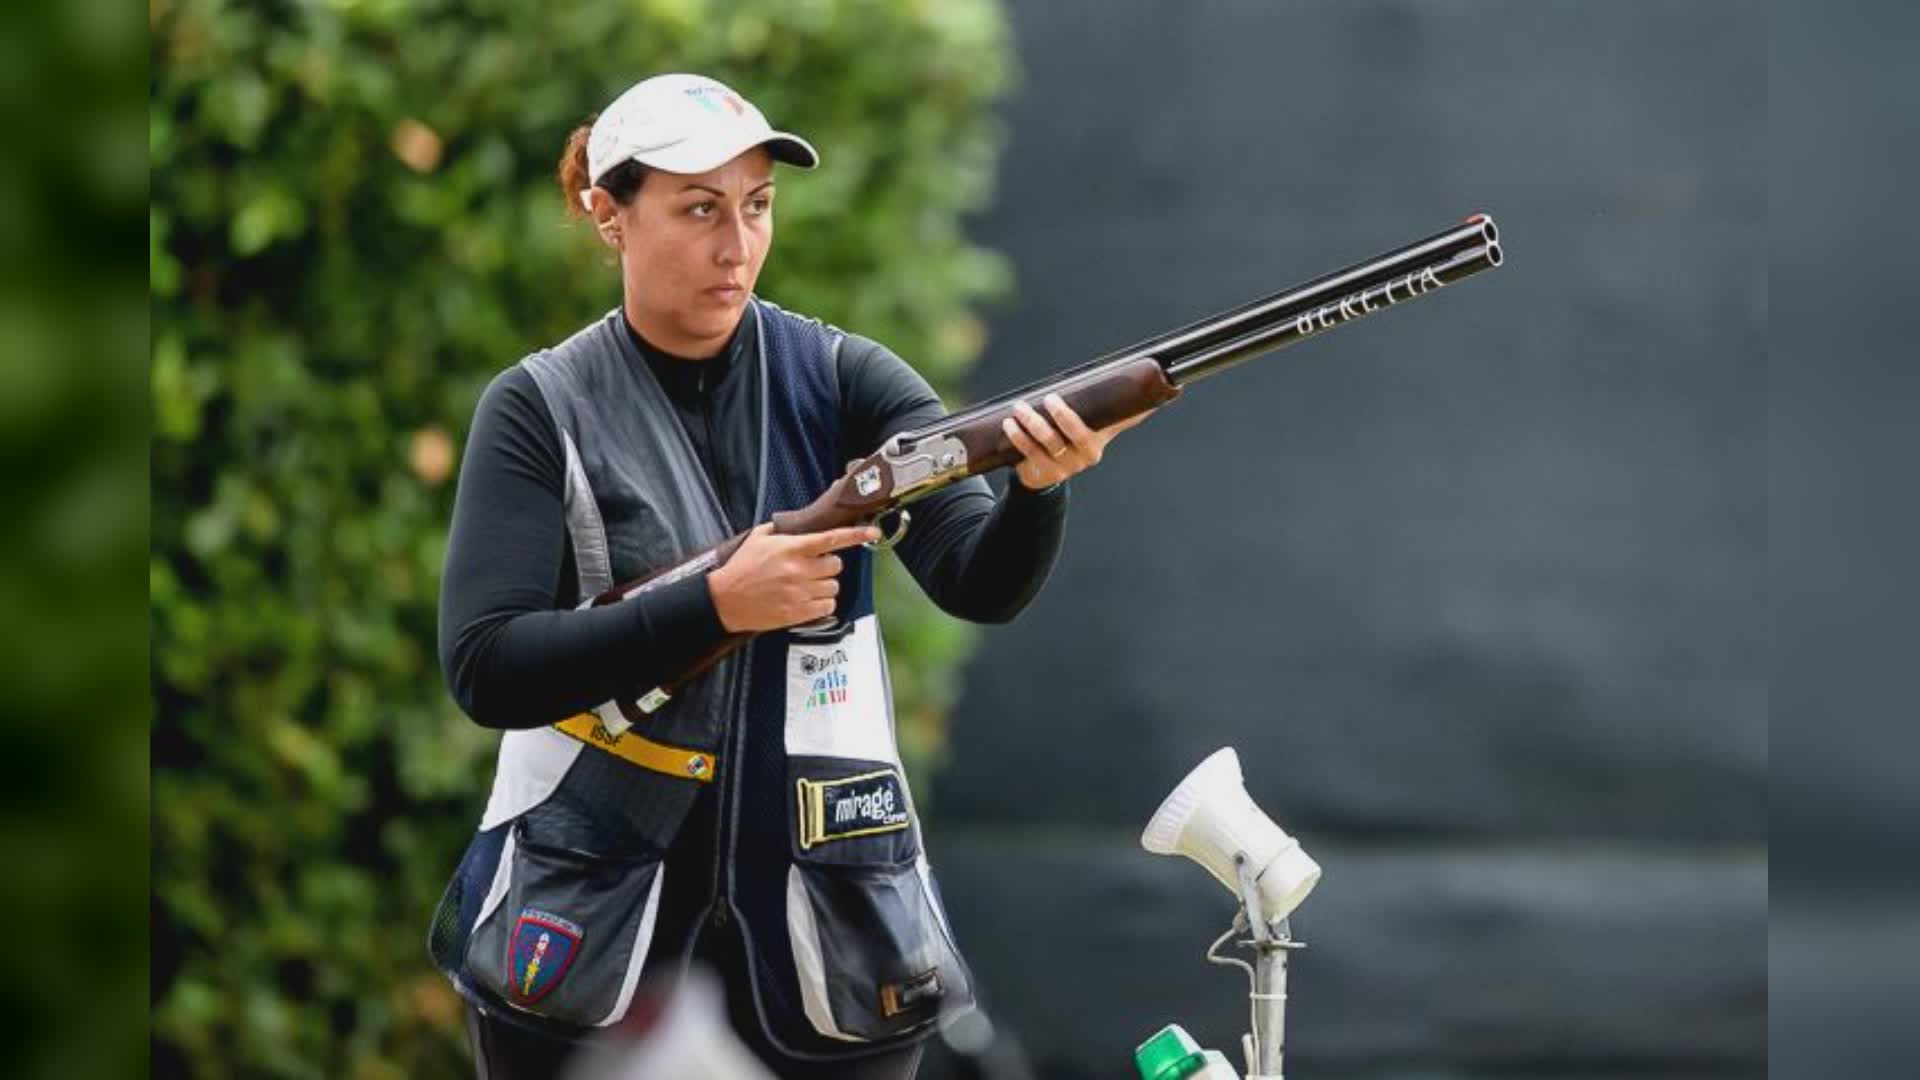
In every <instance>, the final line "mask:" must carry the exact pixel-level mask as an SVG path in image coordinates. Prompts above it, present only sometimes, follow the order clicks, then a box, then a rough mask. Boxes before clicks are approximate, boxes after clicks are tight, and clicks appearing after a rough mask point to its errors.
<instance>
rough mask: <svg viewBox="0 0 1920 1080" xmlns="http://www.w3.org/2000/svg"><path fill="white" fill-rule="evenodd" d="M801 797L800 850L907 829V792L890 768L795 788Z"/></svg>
mask: <svg viewBox="0 0 1920 1080" xmlns="http://www.w3.org/2000/svg"><path fill="white" fill-rule="evenodd" d="M795 786H796V787H797V788H798V790H799V795H800V850H802V851H805V850H807V849H808V848H811V847H813V846H814V845H816V844H824V843H826V842H828V841H830V840H847V839H850V838H852V837H855V836H872V835H874V834H875V833H887V832H897V831H899V830H901V829H904V828H906V827H907V825H908V824H909V822H910V820H911V819H910V818H909V817H908V815H907V792H906V788H905V787H903V786H902V785H901V783H900V774H899V773H896V772H895V771H893V770H892V769H881V770H880V771H878V772H870V773H861V774H860V775H859V776H847V777H842V778H840V779H838V780H808V779H807V778H805V777H801V778H800V780H799V781H798V782H797V784H796V785H795Z"/></svg>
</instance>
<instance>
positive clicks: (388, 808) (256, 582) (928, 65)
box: [149, 0, 1009, 1077]
mask: <svg viewBox="0 0 1920 1080" xmlns="http://www.w3.org/2000/svg"><path fill="white" fill-rule="evenodd" d="M150 16H151V28H152V38H151V41H152V44H151V50H152V52H151V59H152V76H151V79H152V94H151V106H150V128H149V135H150V144H149V148H150V153H151V158H152V165H153V193H152V204H151V211H150V219H149V233H150V258H151V266H150V271H151V287H152V305H153V306H152V316H153V322H152V349H153V356H152V420H153V442H152V470H153V508H152V556H151V563H150V582H151V589H152V619H153V656H152V678H153V695H154V706H155V709H154V732H153V770H154V771H153V785H154V820H153V890H154V897H155V909H156V919H157V925H156V934H155V940H154V957H153V963H154V994H155V1002H154V1012H153V1026H154V1037H155V1044H154V1046H155V1061H154V1067H155V1070H156V1072H162V1071H168V1070H170V1069H175V1068H180V1067H184V1068H186V1069H188V1070H190V1071H192V1072H194V1073H197V1074H200V1075H224V1074H228V1073H235V1074H248V1075H269V1076H315V1077H318V1076H327V1077H334V1076H353V1077H380V1076H395V1077H398V1076H428V1075H454V1074H458V1073H460V1072H462V1071H464V1069H465V1068H466V1066H465V1064H464V1051H463V1049H462V1039H461V1036H460V1033H459V1031H460V1029H459V1018H458V1006H457V1002H456V1000H455V999H454V998H453V997H452V995H451V993H450V991H449V990H448V989H447V988H446V986H445V984H444V981H443V980H441V979H440V978H439V977H438V976H437V975H436V974H435V973H433V972H432V971H431V970H430V968H429V967H428V965H427V963H426V959H425V955H424V950H423V938H424V933H425V927H426V922H427V917H428V913H429V911H430V909H431V906H432V903H433V900H434V899H435V897H436V896H437V895H438V892H439V890H440V888H441V886H442V885H443V883H444V880H445V877H446V875H447V873H448V871H449V869H450V868H451V866H452V862H453V860H454V858H455V857H456V854H457V852H458V851H459V849H460V847H461V846H462V844H463V843H464V841H465V837H466V835H467V834H468V833H469V831H470V830H471V828H472V827H473V823H474V821H475V820H476V817H477V814H478V811H479V808H480V804H481V802H482V796H483V791H484V786H485V784H486V782H487V779H488V777H489V775H490V774H491V770H492V755H493V748H494V745H495V743H496V740H497V736H495V735H494V734H493V733H491V732H488V731H485V730H482V729H480V728H479V727H477V726H475V725H474V724H472V723H470V722H469V721H468V720H467V719H466V718H465V717H464V716H462V715H461V714H460V713H459V711H458V710H457V709H456V708H455V707H454V706H453V705H452V703H451V702H450V700H449V699H448V696H447V694H446V691H445V689H444V687H443V685H442V683H441V679H440V675H439V671H438V665H437V663H436V659H435V645H434V641H435V627H434V607H435V593H436V589H437V585H438V576H439V569H440V562H441V557H442V551H443V547H444V543H445V528H446V522H447V519H448V514H449V510H450V505H451V498H452V487H453V484H452V481H451V475H450V472H451V469H452V467H453V465H454V463H455V462H457V460H458V454H459V447H460V441H461V438H462V436H463V434H464V432H465V430H466V426H467V423H468V422H469V420H470V417H471V414H472V409H473V405H474V402H475V400H476V399H477V397H478V395H479V393H480V390H481V388H482V387H483V386H484V385H485V384H486V382H487V380H488V379H489V378H490V377H491V376H492V375H493V374H494V373H495V372H496V371H498V370H499V369H501V368H503V367H505V366H507V365H509V364H511V363H513V362H514V361H515V360H517V359H519V357H521V356H522V355H524V354H525V353H526V352H528V351H530V350H531V349H534V348H536V347H539V346H541V345H545V344H548V343H551V342H553V341H556V340H559V339H560V338H562V337H564V336H565V335H566V334H568V333H570V332H571V331H572V330H574V329H575V328H577V327H579V326H580V325H582V324H584V323H586V322H587V321H588V320H590V319H591V318H593V317H594V316H596V315H597V314H599V313H600V312H603V311H605V310H607V309H608V308H610V307H612V306H613V305H615V304H616V303H617V302H618V298H619V292H618V282H617V278H616V274H615V272H614V270H613V269H611V268H610V267H609V266H608V265H607V263H606V260H605V256H604V254H603V250H602V249H601V248H600V247H599V246H598V245H597V244H595V243H594V242H593V241H592V239H591V237H590V236H589V235H587V233H585V232H584V231H583V230H582V229H581V228H580V227H579V226H577V225H571V224H569V223H567V222H566V221H565V219H564V218H563V215H562V204H561V200H560V197H559V195H558V193H557V191H556V190H555V188H554V186H553V184H552V182H551V180H550V179H549V175H550V171H551V168H552V164H553V162H554V159H555V158H556V157H557V156H558V153H559V149H560V146H561V143H562V140H563V139H564V137H565V135H566V133H567V131H568V130H569V129H570V128H571V127H572V126H573V125H574V124H576V123H578V122H579V121H580V120H581V119H583V117H584V116H585V114H587V113H589V112H591V111H592V110H594V109H596V108H598V107H599V106H600V105H602V104H604V103H605V102H607V101H609V100H611V99H612V97H613V96H614V95H615V94H617V93H618V92H619V91H620V90H622V89H624V88H625V87H626V86H627V85H628V84H630V83H631V82H633V81H634V80H635V79H637V78H639V77H641V76H644V75H646V74H651V73H656V72H660V71H670V70H693V71H701V72H706V73H710V74H713V75H715V76H717V77H718V78H720V79H722V80H724V81H727V82H730V83H732V84H733V85H735V86H737V87H739V88H740V89H742V90H743V91H745V92H746V93H747V94H748V95H749V96H751V97H753V98H754V99H755V101H756V102H757V103H759V104H760V105H761V106H762V107H763V108H764V109H765V110H766V112H767V113H768V115H769V116H770V117H772V118H773V119H774V120H775V122H776V123H780V124H785V125H791V126H792V127H793V128H794V129H796V130H799V131H801V132H803V133H805V134H806V135H807V136H808V137H809V138H810V139H812V140H813V141H814V142H815V144H816V145H818V146H819V147H820V148H821V150H822V153H823V155H824V156H825V158H826V167H825V168H824V169H822V170H821V171H819V172H817V173H814V174H808V175H805V176H798V177H795V178H792V179H791V180H790V182H789V183H786V184H783V185H782V189H781V200H780V211H779V214H780V218H779V239H778V242H777V243H776V245H775V249H774V253H773V256H772V258H771V259H770V260H769V263H768V266H767V269H766V272H765V274H764V276H763V278H762V291H763V292H764V293H765V294H766V295H768V296H770V297H772V298H774V299H777V300H779V301H780V302H781V303H783V304H785V305H786V306H788V307H790V308H793V309H796V310H799V311H803V312H807V313H810V314H815V315H818V316H820V317H822V318H825V319H827V320H829V321H831V322H834V323H837V324H839V325H842V326H846V327H848V328H850V329H857V330H859V331H860V332H862V333H866V334H868V335H871V336H873V337H876V338H878V339H880V340H881V341H884V342H887V343H888V344H889V345H891V346H892V347H893V348H894V349H895V350H896V351H898V352H899V353H901V354H902V355H903V356H906V357H908V358H909V359H911V360H913V361H914V362H915V363H916V364H917V365H918V366H919V367H920V368H921V370H922V371H923V372H925V373H926V374H927V375H928V376H929V377H930V378H932V379H933V380H934V381H935V383H936V385H939V386H941V387H942V388H943V389H945V390H950V389H951V388H952V387H953V386H954V385H955V384H956V381H957V379H958V378H959V377H960V376H961V374H962V373H963V372H964V371H965V369H966V367H967V366H968V364H969V363H970V362H971V361H972V359H973V358H974V356H975V354H976V353H977V351H978V349H979V348H980V345H981V343H982V332H981V326H980V323H979V322H978V321H977V319H976V318H975V316H974V314H973V313H972V312H973V308H974V307H975V306H976V305H977V304H978V302H980V301H981V300H982V299H983V298H985V297H988V296H989V295H991V294H993V293H995V292H997V291H999V290H1002V289H1003V288H1004V287H1005V285H1006V277H1007V274H1006V271H1005V269H1004V267H1003V265H1002V263H1001V262H1000V261H999V260H998V259H997V258H995V257H994V256H992V255H991V254H990V253H988V252H985V251H982V250H980V249H978V248H975V247H972V246H971V245H969V244H968V243H967V241H966V239H965V237H964V236H963V235H962V232H961V216H962V214H963V213H964V212H966V211H967V210H969V209H970V208H974V207H977V206H979V205H980V204H981V203H982V201H983V199H984V198H985V196H986V194H987V189H988V185H989V182H990V180H991V177H992V173H993V166H994V160H995V155H996V152H997V147H998V137H997V134H996V130H995V128H994V126H993V122H992V119H991V116H990V113H989V108H990V105H991V103H992V102H993V101H994V99H995V98H996V97H997V95H998V94H1000V93H1001V91H1002V90H1003V88H1004V86H1005V84H1006V82H1007V80H1008V77H1009V44H1008V40H1007V31H1006V27H1005V24H1004V21H1003V16H1002V13H1001V12H1000V11H999V9H998V7H997V6H996V5H995V4H994V3H992V2H989V0H965V2H962V0H924V2H913V0H900V2H884V3H883V2H877V0H870V2H858V0H814V2H762V3H743V4H730V5H719V4H708V3H702V2H699V0H628V2H608V0H593V2H577V0H566V2H549V3H541V4H528V3H523V2H518V0H515V2H505V0H479V2H466V3H457V4H456V3H435V2H416V0H330V2H321V0H315V2H312V3H302V4H252V5H247V6H239V5H231V6H230V5H227V4H223V3H220V2H218V0H155V2H154V3H153V4H152V5H151V12H150ZM882 587H883V590H884V597H883V600H882V603H883V605H884V606H885V608H886V609H887V612H888V616H889V623H888V626H889V638H888V645H889V649H890V650H891V651H892V654H893V656H894V658H895V663H894V674H895V679H896V690H897V692H898V699H899V702H900V706H901V712H902V722H903V732H902V735H903V741H904V742H905V743H906V746H907V749H908V753H909V756H910V760H911V762H912V763H914V764H917V765H919V766H922V767H924V766H925V765H927V764H928V763H929V762H931V761H933V760H935V759H936V758H937V755H938V751H939V747H940V744H941V736H940V732H941V716H942V714H943V711H944V709H945V708H946V706H947V704H948V703H949V702H950V700H951V699H952V697H953V694H954V690H955V675H956V670H957V667H958V665H959V664H960V662H961V661H962V660H963V659H964V656H965V654H966V653H967V651H968V650H969V648H970V643H971V640H972V638H971V636H970V635H969V633H968V632H967V631H966V629H965V628H964V627H962V626H960V625H959V624H956V623H953V622H952V621H950V620H947V619H945V618H943V617H941V616H938V615H937V614H934V613H932V612H931V611H930V609H929V608H928V607H927V606H926V605H925V603H924V601H922V600H920V599H919V597H918V594H917V592H915V591H914V590H912V587H911V585H910V584H908V585H904V586H903V581H902V575H900V573H899V571H898V567H897V564H894V563H892V562H891V561H889V562H888V563H887V566H886V569H885V577H884V579H883V582H882Z"/></svg>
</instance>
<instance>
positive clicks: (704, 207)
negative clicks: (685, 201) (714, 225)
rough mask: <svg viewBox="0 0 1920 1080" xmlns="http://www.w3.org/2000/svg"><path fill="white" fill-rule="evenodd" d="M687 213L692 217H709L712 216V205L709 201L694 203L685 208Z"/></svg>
mask: <svg viewBox="0 0 1920 1080" xmlns="http://www.w3.org/2000/svg"><path fill="white" fill-rule="evenodd" d="M687 213H689V214H692V215H693V216H694V217H709V216H711V215H712V214H713V203H712V202H711V201H709V202H697V203H694V204H693V205H692V206H689V207H687Z"/></svg>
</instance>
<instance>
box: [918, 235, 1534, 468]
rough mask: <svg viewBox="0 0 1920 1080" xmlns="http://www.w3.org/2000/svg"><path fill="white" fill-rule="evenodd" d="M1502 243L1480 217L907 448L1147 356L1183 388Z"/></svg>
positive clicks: (1140, 348) (1069, 373) (950, 421)
mask: <svg viewBox="0 0 1920 1080" xmlns="http://www.w3.org/2000/svg"><path fill="white" fill-rule="evenodd" d="M1499 241H1500V232H1499V229H1498V228H1497V227H1496V226H1495V225H1494V223H1493V218H1491V217H1489V216H1488V215H1486V214H1473V215H1471V216H1469V217H1467V218H1466V219H1465V220H1464V221H1462V222H1461V223H1460V224H1458V225H1455V226H1454V227H1452V228H1450V229H1445V230H1443V231H1441V232H1437V233H1434V234H1433V235H1432V236H1429V237H1426V238H1424V239H1421V240H1416V241H1414V242H1413V243H1411V244H1408V245H1406V246H1405V247H1402V248H1397V249H1395V250H1393V251H1389V252H1387V253H1386V254H1385V255H1380V256H1377V257H1375V258H1372V259H1367V260H1365V261H1363V262H1357V263H1354V264H1353V265H1352V266H1348V267H1345V268H1342V269H1340V270H1336V271H1334V272H1333V273H1331V274H1326V275H1324V276H1322V277H1318V278H1315V279H1313V280H1312V281H1309V282H1307V283H1306V284H1304V285H1299V286H1296V287H1295V288H1292V289H1288V290H1285V291H1284V292H1277V293H1273V294H1272V295H1269V296H1263V297H1261V298H1259V299H1258V300H1251V301H1248V302H1247V303H1245V304H1242V305H1240V306H1239V307H1237V308H1234V309H1232V310H1230V311H1223V312H1220V313H1218V314H1216V315H1210V316H1208V317H1207V318H1204V319H1201V320H1199V321H1197V322H1192V323H1188V324H1187V325H1185V326H1182V327H1179V328H1178V329H1175V330H1169V331H1167V332H1166V333H1163V334H1158V335H1155V336H1154V337H1151V338H1148V339H1146V340H1145V341H1140V342H1136V343H1134V344H1132V345H1129V346H1127V347H1126V348H1124V349H1117V350H1115V351H1113V352H1110V353H1107V354H1105V355H1104V356H1100V357H1096V358H1095V359H1093V360H1089V361H1087V362H1086V363H1084V364H1080V365H1078V366H1077V367H1073V368H1069V369H1067V370H1065V371H1058V372H1055V373H1053V374H1052V375H1049V376H1047V377H1046V378H1044V379H1039V380H1037V381H1035V382H1031V383H1028V384H1027V385H1025V386H1021V387H1018V388H1016V389H1013V390H1009V391H1007V392H1006V393H1003V394H998V395H995V396H994V397H992V398H989V399H987V400H985V401H980V402H975V403H974V404H972V405H969V406H967V407H966V408H963V409H959V410H957V411H955V412H954V413H952V414H951V415H949V416H947V417H945V418H944V419H942V420H938V421H935V422H934V423H932V424H930V425H928V426H927V427H924V428H921V429H919V430H916V431H910V432H903V433H902V434H901V435H900V441H901V444H902V445H903V446H906V447H911V446H913V445H914V444H915V443H917V442H918V441H919V440H921V439H924V438H927V437H929V436H934V435H940V434H945V433H948V432H952V431H956V430H959V429H960V428H963V427H965V426H966V425H968V424H970V423H972V422H974V421H976V420H978V419H979V418H981V417H983V416H990V415H994V414H996V413H998V412H999V411H1001V410H1003V409H1004V408H1005V407H1006V406H1007V405H1009V404H1010V403H1012V402H1013V401H1015V400H1030V399H1035V398H1037V396H1038V395H1039V394H1040V393H1042V392H1045V391H1048V390H1052V389H1054V388H1056V387H1058V386H1060V385H1061V384H1062V383H1064V382H1068V381H1075V380H1080V379H1083V378H1084V377H1086V376H1090V375H1093V374H1094V373H1096V372H1098V371H1099V370H1100V369H1102V368H1108V367H1113V368H1118V367H1122V366H1124V365H1127V364H1130V363H1133V362H1136V361H1139V360H1141V359H1143V358H1146V357H1152V358H1153V359H1154V360H1155V361H1157V362H1158V363H1159V364H1160V366H1161V367H1162V368H1163V369H1165V371H1166V372H1167V378H1168V379H1169V381H1171V382H1173V383H1174V384H1175V385H1180V384H1183V383H1186V382H1192V381H1194V380H1195V379H1200V378H1204V377H1206V376H1207V375H1211V374H1215V373H1217V372H1219V371H1224V370H1226V369H1227V368H1229V367H1232V366H1233V365H1234V364H1238V363H1242V362H1244V361H1246V360H1250V359H1252V358H1253V357H1254V356H1257V355H1259V354H1261V353H1264V352H1270V351H1272V350H1274V349H1278V348H1283V347H1285V346H1287V345H1291V344H1293V343H1294V342H1296V341H1299V340H1301V339H1303V338H1306V337H1311V336H1313V334H1315V333H1318V332H1319V331H1320V330H1324V329H1329V328H1330V327H1331V326H1332V325H1338V324H1339V323H1340V322H1346V321H1349V319H1350V318H1351V316H1348V317H1341V318H1337V320H1336V319H1334V318H1333V317H1332V316H1330V317H1329V318H1328V319H1323V320H1321V325H1318V326H1317V327H1304V326H1301V325H1300V319H1301V317H1302V315H1303V314H1309V313H1313V312H1317V311H1319V310H1320V309H1321V308H1323V307H1326V306H1327V305H1329V304H1332V305H1334V306H1335V307H1336V308H1338V305H1339V303H1340V301H1341V300H1342V299H1343V298H1346V297H1363V298H1364V297H1367V296H1369V295H1371V296H1372V298H1373V299H1372V306H1371V307H1367V308H1365V309H1364V311H1363V312H1362V313H1363V314H1371V313H1372V312H1373V311H1375V310H1378V309H1379V308H1380V307H1381V306H1383V303H1382V301H1383V298H1384V297H1383V294H1384V293H1385V291H1386V290H1387V288H1388V287H1389V286H1393V296H1392V297H1391V298H1389V299H1388V306H1390V305H1391V304H1392V303H1400V302H1402V301H1404V300H1406V299H1408V298H1409V295H1408V293H1407V289H1406V282H1407V280H1408V275H1413V280H1414V282H1415V286H1416V291H1415V292H1414V293H1413V295H1420V294H1422V293H1424V292H1428V291H1431V288H1432V286H1431V285H1430V284H1427V283H1426V282H1424V281H1423V280H1422V279H1421V274H1422V272H1423V271H1426V270H1433V271H1434V273H1435V274H1436V275H1438V276H1439V277H1440V280H1441V283H1442V284H1448V283H1451V282H1452V281H1457V280H1459V279H1460V278H1461V277H1464V276H1466V275H1467V274H1471V273H1477V272H1479V271H1480V270H1485V269H1488V268H1490V267H1493V266H1498V265H1500V243H1499ZM1462 256H1466V258H1464V259H1463V258H1462ZM1441 268H1444V269H1445V273H1444V274H1442V273H1440V269H1441ZM1422 286H1424V287H1422Z"/></svg>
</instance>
